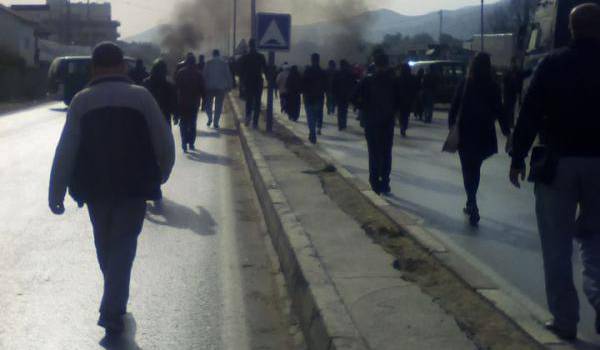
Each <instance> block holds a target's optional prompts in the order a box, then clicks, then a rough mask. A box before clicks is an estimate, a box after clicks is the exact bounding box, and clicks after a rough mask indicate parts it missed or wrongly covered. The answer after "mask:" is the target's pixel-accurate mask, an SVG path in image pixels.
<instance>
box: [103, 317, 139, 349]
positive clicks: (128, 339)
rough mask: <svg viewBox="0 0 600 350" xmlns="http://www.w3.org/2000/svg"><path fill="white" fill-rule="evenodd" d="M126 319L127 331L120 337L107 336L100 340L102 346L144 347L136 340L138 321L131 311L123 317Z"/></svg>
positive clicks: (113, 347) (107, 347)
mask: <svg viewBox="0 0 600 350" xmlns="http://www.w3.org/2000/svg"><path fill="white" fill-rule="evenodd" d="M123 320H124V321H125V331H124V332H123V334H121V335H120V336H118V337H114V336H111V337H109V336H105V337H104V338H102V340H100V343H99V344H100V346H102V347H103V348H105V349H107V350H141V349H142V348H141V347H140V346H139V345H137V343H136V342H135V334H136V332H137V323H136V322H135V318H134V317H133V315H132V314H131V313H128V314H126V315H125V316H124V317H123Z"/></svg>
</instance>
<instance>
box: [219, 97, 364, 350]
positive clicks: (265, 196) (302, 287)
mask: <svg viewBox="0 0 600 350" xmlns="http://www.w3.org/2000/svg"><path fill="white" fill-rule="evenodd" d="M228 101H229V103H230V105H231V107H232V109H233V111H234V119H235V124H236V127H237V129H238V130H239V132H240V140H241V144H242V149H243V151H244V157H245V159H246V162H247V164H248V168H249V170H250V176H251V178H252V182H253V184H254V188H255V190H256V193H257V196H258V199H259V202H260V205H261V208H262V211H263V215H264V218H265V222H266V225H267V228H268V231H269V235H270V237H271V240H272V242H273V246H274V248H275V251H276V252H277V255H278V257H279V261H280V264H281V269H282V272H283V274H284V276H285V280H286V285H287V290H288V293H289V295H290V299H291V303H292V309H293V310H294V312H295V313H296V315H297V316H298V319H299V322H300V327H301V329H302V332H303V333H304V337H305V340H306V344H307V346H308V348H309V349H315V350H339V349H348V350H367V349H369V347H368V345H367V344H366V342H365V340H364V339H362V337H361V336H360V333H359V331H358V329H357V328H356V327H355V325H354V323H353V322H352V319H351V317H350V314H349V312H348V310H347V309H346V306H345V305H344V303H343V302H342V299H341V297H340V295H339V293H338V291H337V290H336V288H335V285H334V284H333V283H332V281H331V278H330V276H329V275H328V273H327V271H326V270H325V269H324V267H323V265H322V263H321V261H320V259H319V256H318V254H317V252H316V250H315V248H314V246H313V244H312V242H311V240H310V237H309V236H308V235H307V233H306V232H305V231H304V229H303V228H302V226H301V225H300V222H299V221H298V219H297V217H296V215H295V214H294V213H293V211H292V209H291V208H290V205H289V203H288V201H287V199H286V198H285V196H284V194H283V192H282V191H281V190H280V189H279V188H278V185H277V183H276V181H275V179H274V177H273V175H272V173H271V170H270V169H269V167H268V165H267V163H266V161H265V159H264V158H263V156H262V154H261V153H260V151H259V150H258V147H257V146H256V143H255V139H254V135H252V133H251V132H249V131H248V129H247V128H246V126H245V125H243V124H242V123H240V120H239V117H240V116H241V114H240V113H239V107H238V105H237V103H236V102H235V101H234V100H233V97H232V96H231V95H228Z"/></svg>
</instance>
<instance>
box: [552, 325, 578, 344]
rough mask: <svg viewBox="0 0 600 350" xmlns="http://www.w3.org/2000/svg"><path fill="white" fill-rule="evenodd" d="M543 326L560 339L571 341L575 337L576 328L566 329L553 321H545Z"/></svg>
mask: <svg viewBox="0 0 600 350" xmlns="http://www.w3.org/2000/svg"><path fill="white" fill-rule="evenodd" d="M544 327H545V328H546V329H547V330H549V331H550V332H552V333H553V334H554V335H556V336H557V337H558V338H560V339H562V340H568V341H572V340H575V339H577V329H572V330H567V329H562V328H559V327H558V326H556V324H555V323H554V321H550V322H547V323H546V324H545V325H544Z"/></svg>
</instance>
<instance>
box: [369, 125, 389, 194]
mask: <svg viewBox="0 0 600 350" xmlns="http://www.w3.org/2000/svg"><path fill="white" fill-rule="evenodd" d="M365 136H366V138H367V147H368V149H369V183H370V184H371V188H372V189H373V191H374V192H375V193H377V194H379V193H382V192H390V173H391V172H392V148H393V146H394V124H391V125H374V126H371V125H366V126H365Z"/></svg>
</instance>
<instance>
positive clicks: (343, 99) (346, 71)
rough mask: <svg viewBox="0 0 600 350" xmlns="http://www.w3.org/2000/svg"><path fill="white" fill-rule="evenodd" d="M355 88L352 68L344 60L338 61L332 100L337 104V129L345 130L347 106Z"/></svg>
mask: <svg viewBox="0 0 600 350" xmlns="http://www.w3.org/2000/svg"><path fill="white" fill-rule="evenodd" d="M355 87H356V78H355V76H354V73H353V72H352V67H350V64H349V63H348V61H346V60H341V61H340V70H339V71H337V72H336V74H335V76H334V78H333V99H334V100H335V103H336V104H337V119H338V129H339V130H340V131H342V130H345V129H346V127H347V125H348V105H349V104H350V97H351V96H352V93H353V92H354V88H355Z"/></svg>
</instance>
